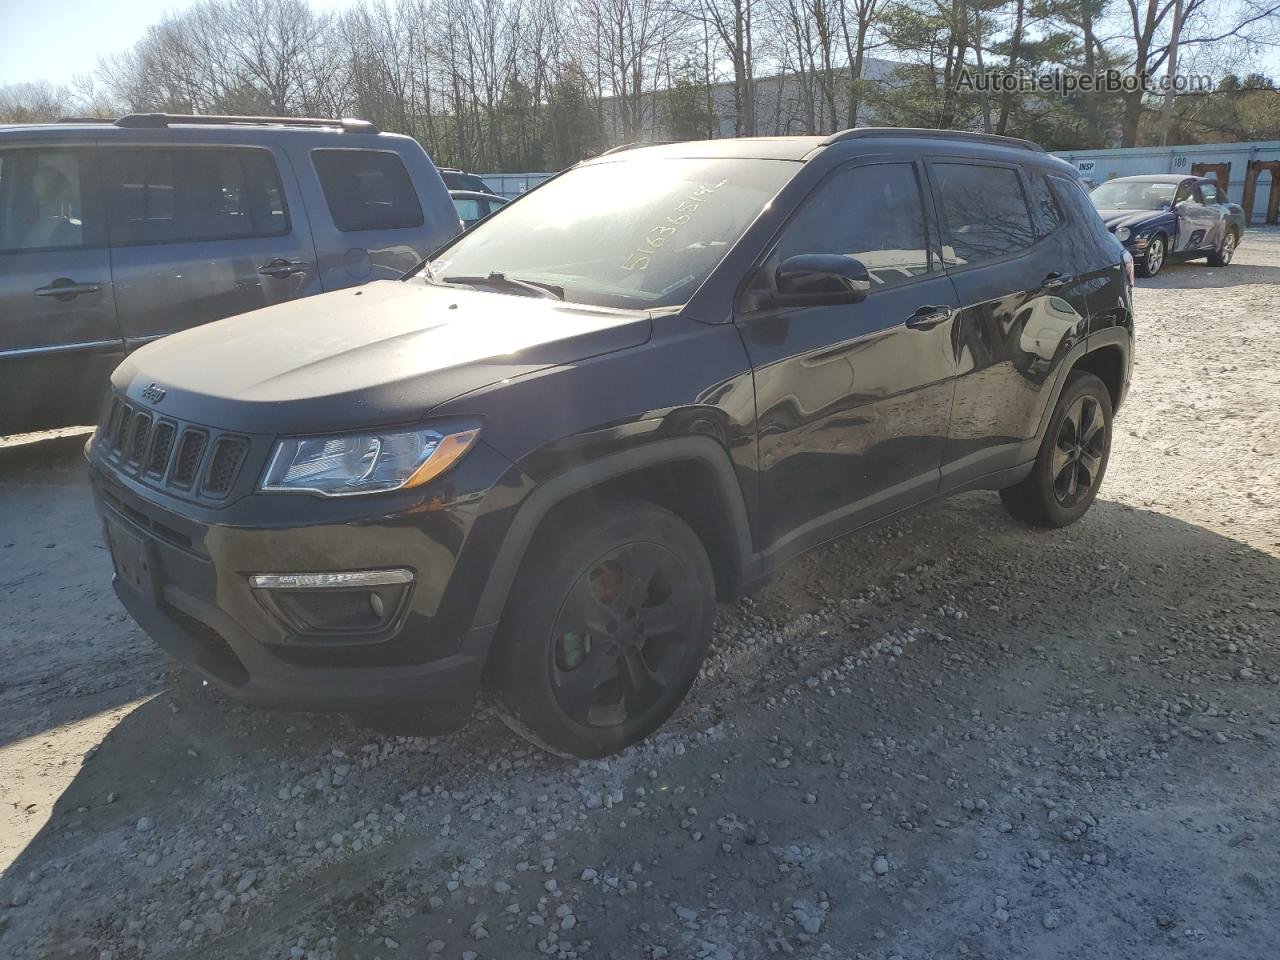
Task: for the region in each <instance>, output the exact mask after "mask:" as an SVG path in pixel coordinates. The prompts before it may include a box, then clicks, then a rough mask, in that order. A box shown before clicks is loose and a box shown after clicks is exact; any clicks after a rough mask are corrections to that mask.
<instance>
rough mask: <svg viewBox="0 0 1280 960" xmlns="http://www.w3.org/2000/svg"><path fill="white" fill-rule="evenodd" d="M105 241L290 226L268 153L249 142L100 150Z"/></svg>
mask: <svg viewBox="0 0 1280 960" xmlns="http://www.w3.org/2000/svg"><path fill="white" fill-rule="evenodd" d="M101 155H102V158H103V170H104V177H103V183H104V191H105V194H106V199H107V219H108V223H109V224H110V228H111V242H112V243H113V244H116V245H127V244H135V243H145V244H149V243H183V242H190V241H197V240H228V239H234V238H241V237H276V236H281V235H283V234H286V233H288V232H289V215H288V211H287V210H286V208H285V204H284V191H283V190H282V189H281V187H280V177H279V174H278V173H277V171H276V164H275V160H274V158H272V156H271V154H270V153H269V152H267V151H266V150H255V149H250V148H231V149H224V148H217V149H208V148H199V149H157V148H154V147H143V148H138V149H134V148H126V149H115V148H111V149H106V150H103V151H102V154H101Z"/></svg>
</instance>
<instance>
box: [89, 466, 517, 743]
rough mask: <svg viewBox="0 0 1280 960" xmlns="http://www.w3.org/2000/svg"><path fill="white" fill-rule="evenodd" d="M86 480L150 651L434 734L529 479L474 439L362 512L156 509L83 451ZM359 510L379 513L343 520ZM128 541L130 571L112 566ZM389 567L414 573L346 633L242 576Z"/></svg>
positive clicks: (463, 707) (477, 635) (470, 696)
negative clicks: (453, 460)
mask: <svg viewBox="0 0 1280 960" xmlns="http://www.w3.org/2000/svg"><path fill="white" fill-rule="evenodd" d="M90 474H91V479H92V483H93V492H94V498H95V502H96V505H97V508H98V511H99V513H100V515H101V516H102V518H103V521H104V524H105V526H106V529H107V531H108V541H109V544H110V545H111V546H112V548H113V557H115V559H116V576H115V578H114V584H113V585H114V589H115V592H116V595H117V596H118V597H119V598H120V601H121V603H122V604H123V605H124V607H125V609H126V610H128V612H129V614H130V615H131V616H132V617H133V618H134V620H136V621H137V622H138V624H139V625H140V626H141V627H142V628H143V629H144V630H145V631H146V632H147V633H148V634H149V635H150V636H151V637H152V639H154V640H155V641H156V643H157V644H158V645H159V646H160V647H162V648H163V649H164V650H165V651H167V652H168V653H169V654H171V655H172V656H173V657H174V658H176V659H177V660H179V661H181V662H182V663H183V664H185V665H186V666H188V667H190V668H191V669H192V670H194V671H195V672H196V673H198V674H199V675H200V676H201V677H203V678H204V679H206V680H208V681H209V682H210V683H212V684H214V685H215V686H217V687H218V688H219V689H221V690H222V691H224V692H225V693H227V694H229V695H231V696H232V697H234V698H236V699H238V700H240V701H243V702H245V703H248V704H251V705H254V706H260V707H269V708H278V709H293V710H318V711H352V712H364V713H383V712H391V711H404V710H412V711H413V712H414V713H415V714H418V715H420V716H421V717H422V718H424V719H427V720H432V721H436V722H437V723H438V726H439V728H441V729H443V728H447V727H452V726H457V725H460V724H461V723H462V722H465V720H466V718H467V716H468V715H469V713H470V709H471V706H472V704H473V702H474V699H475V696H476V693H477V691H478V689H479V685H480V678H481V673H482V671H483V668H484V663H485V659H486V657H487V655H488V651H489V646H490V642H491V640H492V638H493V634H494V632H495V630H496V624H494V623H488V624H476V623H474V611H475V609H476V604H477V602H478V598H479V595H480V592H481V589H482V588H483V586H484V574H485V572H487V570H488V566H489V564H490V563H491V562H492V555H493V553H494V552H495V551H496V549H497V546H498V544H500V542H501V537H502V533H503V531H504V530H505V526H506V524H507V523H508V522H509V514H510V513H512V512H514V504H515V503H517V502H518V501H519V499H520V498H521V492H522V489H523V487H524V480H523V477H522V475H519V474H518V471H515V469H514V468H513V467H511V465H510V463H509V462H507V461H506V460H505V459H504V458H502V457H501V456H500V455H498V454H497V453H496V452H494V451H492V450H491V449H489V448H487V447H483V446H481V445H478V446H477V448H476V449H473V450H472V451H471V453H470V454H469V455H468V456H467V457H466V458H465V459H464V461H463V462H462V463H460V464H459V465H458V466H457V467H456V468H455V469H454V470H453V471H450V473H449V474H446V475H445V476H444V477H442V478H441V479H440V480H439V481H437V482H436V483H435V484H431V485H428V487H427V488H424V491H425V492H423V493H419V494H417V495H416V496H413V497H410V498H406V497H389V498H388V497H374V498H370V499H369V500H368V501H367V502H366V503H365V504H364V505H360V504H356V503H352V502H350V501H351V500H353V499H354V498H346V499H347V500H348V502H347V503H329V502H324V501H321V500H319V499H318V498H311V497H307V496H305V495H303V496H294V495H285V496H275V497H271V496H255V497H248V498H246V499H245V500H244V501H241V502H240V503H238V504H236V505H234V506H232V507H229V508H227V509H226V510H223V511H211V510H207V509H205V508H202V507H199V506H197V505H191V504H185V505H184V504H178V503H176V502H173V501H169V502H166V503H162V502H159V501H160V500H161V499H162V495H161V494H159V493H156V492H155V491H149V490H147V489H146V488H145V487H143V486H142V485H141V484H139V483H138V482H136V481H134V480H133V479H132V478H130V477H128V476H121V475H120V474H119V473H118V472H117V471H115V470H113V469H112V468H111V465H110V464H103V463H100V462H95V461H94V459H93V458H92V457H91V461H90ZM264 502H265V503H264ZM361 509H363V511H365V512H370V511H375V513H374V515H373V516H366V517H360V516H352V515H351V513H352V511H359V510H361ZM334 511H338V513H335V512H334ZM376 511H382V512H376ZM308 513H310V514H311V519H310V522H307V520H308V518H307V514H308ZM215 514H216V515H215ZM113 536H114V540H113ZM126 541H127V542H128V543H129V544H131V546H130V547H129V548H128V549H129V551H136V554H137V556H136V558H135V559H137V560H139V562H138V563H137V564H131V565H129V566H130V569H132V568H133V567H141V568H143V569H144V570H145V574H144V575H143V576H141V577H138V576H121V575H120V573H121V570H122V569H123V568H122V566H121V561H120V557H119V554H120V553H121V552H122V547H121V543H122V542H126ZM391 568H398V569H408V570H411V571H413V574H414V581H413V583H412V584H410V585H409V586H408V587H407V588H406V592H405V593H404V595H403V597H402V601H403V602H402V603H400V604H399V605H398V606H397V607H396V609H395V610H394V611H389V612H388V617H387V620H386V622H385V623H384V624H380V625H378V626H377V628H376V629H361V630H353V631H350V632H344V631H343V630H332V629H330V630H324V631H320V632H315V631H310V630H308V629H307V628H306V627H299V625H298V622H297V621H296V620H291V619H290V618H289V617H287V616H284V615H282V609H281V605H280V604H278V603H276V602H275V599H274V597H272V596H270V595H269V591H264V590H262V589H255V588H254V587H253V586H252V585H251V581H250V578H251V577H252V576H254V575H255V574H264V573H266V574H281V573H284V574H290V573H315V572H326V571H339V570H379V569H383V570H385V569H391Z"/></svg>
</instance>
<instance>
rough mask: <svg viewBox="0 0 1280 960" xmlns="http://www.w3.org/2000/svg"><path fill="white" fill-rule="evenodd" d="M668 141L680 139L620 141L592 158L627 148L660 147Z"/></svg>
mask: <svg viewBox="0 0 1280 960" xmlns="http://www.w3.org/2000/svg"><path fill="white" fill-rule="evenodd" d="M667 143H679V141H678V140H650V141H649V142H647V143H646V142H645V141H643V140H637V141H635V142H634V143H620V144H618V145H617V146H616V147H610V148H609V149H608V150H605V151H604V152H603V153H597V154H596V156H595V157H592V158H591V159H592V160H594V159H595V158H596V157H607V156H609V154H611V153H623V152H624V151H626V150H639V149H640V148H641V147H660V146H662V145H663V144H667Z"/></svg>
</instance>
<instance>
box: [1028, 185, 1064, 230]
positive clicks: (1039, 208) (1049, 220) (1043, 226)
mask: <svg viewBox="0 0 1280 960" xmlns="http://www.w3.org/2000/svg"><path fill="white" fill-rule="evenodd" d="M1026 174H1027V178H1028V180H1029V182H1030V184H1031V219H1032V220H1033V221H1034V222H1035V225H1036V233H1038V234H1039V235H1040V236H1042V237H1047V236H1048V235H1049V234H1051V233H1053V231H1054V230H1056V229H1058V227H1059V226H1061V225H1062V224H1063V223H1065V222H1066V217H1065V216H1063V213H1062V208H1061V207H1060V206H1058V201H1057V200H1055V199H1054V197H1053V191H1052V190H1050V189H1049V178H1048V177H1046V176H1045V175H1044V174H1043V173H1041V172H1040V171H1039V170H1027V171H1026Z"/></svg>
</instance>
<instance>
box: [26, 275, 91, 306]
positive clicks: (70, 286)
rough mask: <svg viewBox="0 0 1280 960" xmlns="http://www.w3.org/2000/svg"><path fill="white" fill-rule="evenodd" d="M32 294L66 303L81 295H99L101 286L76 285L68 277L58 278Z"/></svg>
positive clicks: (89, 284)
mask: <svg viewBox="0 0 1280 960" xmlns="http://www.w3.org/2000/svg"><path fill="white" fill-rule="evenodd" d="M33 292H34V293H35V295H36V296H37V297H53V298H54V299H55V300H62V301H63V302H68V301H71V300H74V299H75V298H76V297H78V296H80V295H81V294H82V293H101V292H102V284H100V283H77V282H76V281H75V280H72V279H71V278H70V277H59V278H58V279H57V280H54V281H53V282H52V283H50V284H49V285H48V286H47V287H37V288H36V289H35V290H34V291H33Z"/></svg>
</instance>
